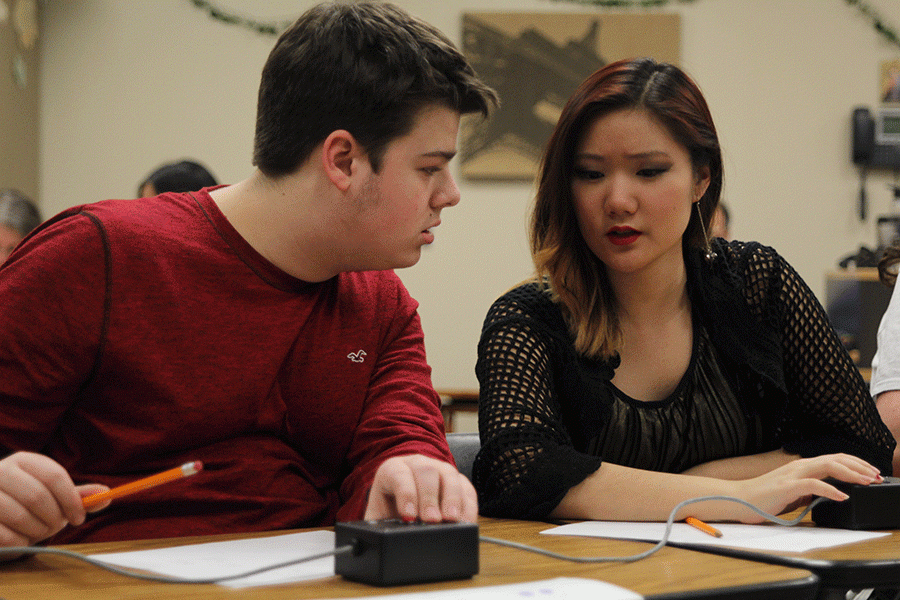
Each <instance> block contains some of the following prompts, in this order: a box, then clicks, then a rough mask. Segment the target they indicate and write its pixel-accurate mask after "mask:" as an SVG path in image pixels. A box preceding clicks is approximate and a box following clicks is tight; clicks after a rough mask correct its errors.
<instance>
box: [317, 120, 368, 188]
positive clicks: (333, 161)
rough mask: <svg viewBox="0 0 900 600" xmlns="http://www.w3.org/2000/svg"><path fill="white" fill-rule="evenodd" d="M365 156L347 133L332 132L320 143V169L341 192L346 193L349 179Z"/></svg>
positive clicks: (357, 143) (341, 131)
mask: <svg viewBox="0 0 900 600" xmlns="http://www.w3.org/2000/svg"><path fill="white" fill-rule="evenodd" d="M365 156H366V153H365V152H364V150H363V148H362V146H361V145H360V144H359V142H357V141H356V138H355V137H353V134H351V133H350V132H349V131H345V130H343V129H337V130H335V131H332V132H331V133H330V134H329V135H328V137H326V138H325V141H324V142H322V168H323V169H324V172H325V175H326V177H328V179H330V180H331V182H332V183H333V184H334V185H335V186H336V187H337V188H338V189H340V190H341V191H342V192H346V191H347V190H348V189H349V187H350V183H351V181H350V180H351V178H352V177H353V175H354V174H355V173H356V171H357V170H358V169H359V162H358V161H360V160H362V159H363V158H364V157H365Z"/></svg>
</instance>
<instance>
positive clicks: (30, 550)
mask: <svg viewBox="0 0 900 600" xmlns="http://www.w3.org/2000/svg"><path fill="white" fill-rule="evenodd" d="M353 549H354V546H353V545H352V544H347V545H346V546H340V547H339V548H335V549H334V550H329V551H327V552H321V553H319V554H313V555H310V556H304V557H302V558H296V559H293V560H289V561H286V562H282V563H278V564H275V565H268V566H265V567H260V568H258V569H253V570H252V571H246V572H244V573H237V574H235V575H226V576H224V577H208V578H199V579H190V578H181V577H166V576H165V575H152V574H148V573H141V572H139V571H132V570H131V569H126V568H122V567H116V566H114V565H110V564H107V563H105V562H102V561H99V560H97V559H95V558H92V557H90V556H88V555H87V554H79V553H78V552H72V551H71V550H63V549H61V548H42V547H36V546H10V547H8V548H0V556H3V555H7V554H15V555H21V554H55V555H57V556H65V557H67V558H74V559H76V560H80V561H82V562H86V563H88V564H90V565H93V566H95V567H99V568H101V569H105V570H106V571H110V572H111V573H116V574H118V575H125V576H127V577H133V578H135V579H143V580H145V581H155V582H159V583H222V582H224V581H231V580H233V579H243V578H244V577H250V576H251V575H258V574H259V573H265V572H266V571H273V570H275V569H280V568H282V567H290V566H291V565H297V564H300V563H304V562H309V561H313V560H318V559H320V558H325V557H328V556H337V555H339V554H346V553H347V552H352V551H353Z"/></svg>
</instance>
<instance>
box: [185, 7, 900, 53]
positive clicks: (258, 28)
mask: <svg viewBox="0 0 900 600" xmlns="http://www.w3.org/2000/svg"><path fill="white" fill-rule="evenodd" d="M553 1H554V2H568V3H570V4H581V5H584V6H598V7H602V8H659V7H660V6H665V5H667V4H669V3H671V2H673V1H674V2H676V3H678V4H690V3H692V2H696V0H553ZM190 2H191V4H193V5H194V6H195V7H196V8H198V9H200V10H205V11H206V12H207V13H209V16H210V18H212V19H215V20H216V21H220V22H222V23H225V24H226V25H237V26H239V27H244V28H246V29H250V30H252V31H255V32H256V33H259V34H261V35H272V36H275V35H279V34H280V33H281V32H282V31H284V30H285V29H287V28H288V27H289V26H290V25H291V23H292V21H284V22H281V23H263V22H260V21H257V20H255V19H248V18H245V17H240V16H237V15H234V14H230V13H227V12H225V11H223V10H221V9H219V8H217V7H216V6H215V5H213V3H212V2H209V1H208V0H190ZM845 2H847V4H849V5H850V6H854V7H856V9H857V10H859V12H860V13H862V14H863V15H864V16H865V17H866V18H868V19H869V20H870V21H871V22H872V27H873V28H874V29H875V31H877V32H878V33H879V34H880V35H881V36H882V37H884V38H885V39H886V40H887V41H888V42H889V43H891V44H893V45H894V46H897V47H898V48H900V36H898V35H897V32H896V30H895V29H894V28H893V27H891V26H889V25H888V24H887V23H885V22H884V20H883V19H882V18H881V16H880V15H879V14H878V13H877V12H876V11H875V10H874V9H873V8H872V7H871V6H869V4H868V3H867V2H865V0H845Z"/></svg>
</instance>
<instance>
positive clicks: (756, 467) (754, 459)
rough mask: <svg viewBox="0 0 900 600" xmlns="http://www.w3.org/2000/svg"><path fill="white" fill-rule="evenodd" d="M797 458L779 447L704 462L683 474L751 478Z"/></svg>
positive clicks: (721, 477) (723, 477) (719, 477)
mask: <svg viewBox="0 0 900 600" xmlns="http://www.w3.org/2000/svg"><path fill="white" fill-rule="evenodd" d="M797 458H798V456H796V455H793V454H788V453H787V452H785V451H784V450H783V449H778V450H772V451H771V452H763V453H762V454H751V455H749V456H735V457H733V458H724V459H721V460H714V461H711V462H708V463H703V464H700V465H697V466H695V467H691V468H690V469H688V470H687V471H684V472H683V475H699V476H703V477H715V478H717V479H751V478H753V477H759V476H760V475H763V474H765V473H768V472H769V471H772V470H774V469H777V468H778V467H780V466H782V465H786V464H787V463H789V462H791V461H792V460H796V459H797Z"/></svg>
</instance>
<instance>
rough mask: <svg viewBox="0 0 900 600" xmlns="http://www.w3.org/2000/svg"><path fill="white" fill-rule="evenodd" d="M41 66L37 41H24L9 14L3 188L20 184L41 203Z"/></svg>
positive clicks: (1, 91) (0, 161)
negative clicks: (16, 73) (39, 162)
mask: <svg viewBox="0 0 900 600" xmlns="http://www.w3.org/2000/svg"><path fill="white" fill-rule="evenodd" d="M19 64H21V65H24V69H22V68H21V67H19ZM38 67H39V61H38V47H37V45H35V44H32V45H31V46H30V47H28V46H27V45H25V44H23V43H22V39H21V38H20V37H19V36H18V35H16V32H15V30H14V28H13V21H12V16H11V15H8V18H7V20H6V21H5V22H0V106H2V110H0V188H5V187H12V188H16V189H18V190H20V191H22V192H24V193H25V194H27V195H28V196H30V197H31V198H32V199H33V200H34V201H35V202H38V203H39V202H40V198H39V194H38V191H39V185H38V90H39V85H40V75H39V73H38ZM14 70H18V71H19V72H20V73H23V74H24V77H15V76H14V75H13V73H14Z"/></svg>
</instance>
